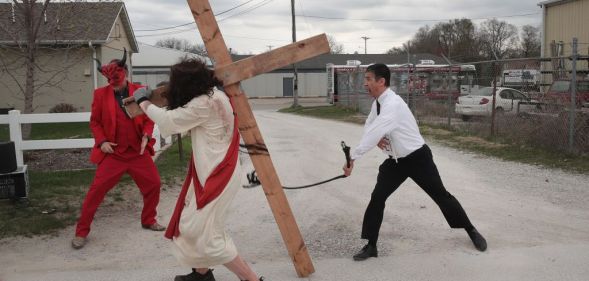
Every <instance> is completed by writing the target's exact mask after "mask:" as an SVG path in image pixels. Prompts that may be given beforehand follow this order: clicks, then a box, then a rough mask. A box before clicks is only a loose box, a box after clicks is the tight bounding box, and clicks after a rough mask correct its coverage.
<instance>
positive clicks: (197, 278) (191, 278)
mask: <svg viewBox="0 0 589 281" xmlns="http://www.w3.org/2000/svg"><path fill="white" fill-rule="evenodd" d="M174 281H215V276H213V270H212V269H209V271H207V273H205V274H200V273H198V272H196V270H194V269H193V270H192V272H191V273H190V274H186V275H177V276H176V277H175V278H174Z"/></svg>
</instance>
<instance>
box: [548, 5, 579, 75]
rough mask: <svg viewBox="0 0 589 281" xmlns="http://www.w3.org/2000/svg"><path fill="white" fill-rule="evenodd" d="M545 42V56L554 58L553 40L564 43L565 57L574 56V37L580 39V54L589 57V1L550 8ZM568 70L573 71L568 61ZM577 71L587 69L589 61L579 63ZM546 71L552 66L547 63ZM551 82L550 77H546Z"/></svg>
mask: <svg viewBox="0 0 589 281" xmlns="http://www.w3.org/2000/svg"><path fill="white" fill-rule="evenodd" d="M544 24H545V27H544V28H545V31H546V34H545V37H544V38H545V39H544V40H545V41H544V46H545V48H544V56H545V57H550V56H552V53H551V48H550V44H551V42H552V40H554V41H556V42H559V41H563V42H564V43H565V44H564V55H565V56H569V55H571V54H572V41H573V37H577V38H578V42H579V45H578V52H579V54H581V55H588V53H589V51H588V48H589V0H577V1H571V2H566V3H564V4H559V5H554V6H548V7H547V8H546V18H545V23H544ZM565 63H566V64H567V70H570V69H571V62H570V61H569V60H566V61H565ZM577 65H578V66H577V69H578V70H580V69H587V67H588V65H587V61H579V62H578V63H577ZM544 69H545V70H551V69H552V65H551V64H550V63H545V66H544ZM545 76H548V77H546V78H547V80H546V82H549V81H550V75H545Z"/></svg>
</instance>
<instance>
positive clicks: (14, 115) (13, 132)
mask: <svg viewBox="0 0 589 281" xmlns="http://www.w3.org/2000/svg"><path fill="white" fill-rule="evenodd" d="M8 124H9V128H10V140H11V141H13V142H14V149H15V150H16V164H17V165H18V166H22V165H23V164H24V159H23V154H22V130H21V126H20V110H11V111H9V112H8Z"/></svg>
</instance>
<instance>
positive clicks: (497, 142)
mask: <svg viewBox="0 0 589 281" xmlns="http://www.w3.org/2000/svg"><path fill="white" fill-rule="evenodd" d="M279 112H284V113H294V114H298V115H305V116H311V117H319V118H328V119H334V120H340V121H346V122H354V123H360V124H363V123H364V120H365V118H366V116H365V115H363V114H360V113H357V112H355V111H353V110H351V109H347V108H343V107H339V106H318V107H301V106H299V107H294V108H293V107H290V108H284V109H281V110H279ZM420 130H421V133H422V134H423V135H424V136H425V137H428V138H429V139H432V140H434V141H437V142H440V143H443V144H445V145H447V146H450V147H454V148H457V149H461V150H464V151H470V152H474V153H480V154H483V155H487V156H493V157H497V158H500V159H504V160H509V161H514V162H519V163H526V164H533V165H540V166H544V167H548V168H558V169H562V170H565V171H572V172H577V173H582V174H589V157H588V156H586V155H585V156H584V155H574V154H569V153H565V152H562V151H556V150H552V149H547V148H542V147H533V146H529V145H520V144H514V143H512V142H510V141H508V140H503V139H500V138H495V139H490V138H483V137H479V136H473V135H472V134H468V133H467V132H465V131H461V130H459V129H456V128H454V127H448V126H444V125H430V124H425V125H424V124H420Z"/></svg>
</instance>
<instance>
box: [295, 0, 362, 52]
mask: <svg viewBox="0 0 589 281" xmlns="http://www.w3.org/2000/svg"><path fill="white" fill-rule="evenodd" d="M293 1H294V0H293ZM360 38H362V39H364V54H365V55H366V54H367V53H368V51H367V49H366V40H368V39H370V37H367V36H362V37H360Z"/></svg>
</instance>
